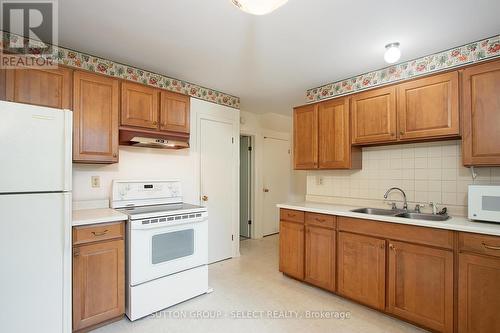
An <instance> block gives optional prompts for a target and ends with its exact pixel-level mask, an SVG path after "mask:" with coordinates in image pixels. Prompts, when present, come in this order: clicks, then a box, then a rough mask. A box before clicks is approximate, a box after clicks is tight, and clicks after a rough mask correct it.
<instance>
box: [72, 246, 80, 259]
mask: <svg viewBox="0 0 500 333" xmlns="http://www.w3.org/2000/svg"><path fill="white" fill-rule="evenodd" d="M79 255H80V249H78V248H75V249H73V257H78V256H79Z"/></svg>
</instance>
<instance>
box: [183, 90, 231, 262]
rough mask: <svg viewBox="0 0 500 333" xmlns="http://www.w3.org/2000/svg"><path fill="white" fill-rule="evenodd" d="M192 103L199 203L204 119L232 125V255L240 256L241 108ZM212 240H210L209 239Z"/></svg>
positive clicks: (192, 100) (192, 138) (198, 102)
mask: <svg viewBox="0 0 500 333" xmlns="http://www.w3.org/2000/svg"><path fill="white" fill-rule="evenodd" d="M190 103H191V110H190V112H191V131H190V132H191V138H190V142H191V143H192V144H191V149H192V150H193V151H194V152H196V155H197V156H196V177H195V178H196V189H197V197H198V204H200V205H201V204H202V202H201V186H202V181H203V180H202V178H201V177H202V174H201V157H200V147H201V135H199V131H200V128H201V121H202V120H211V121H218V122H225V123H228V124H231V125H232V129H233V130H232V136H233V139H234V142H233V151H232V156H233V158H232V160H231V164H232V174H231V178H232V180H233V188H232V190H231V192H232V198H233V200H232V204H231V216H232V220H233V223H232V228H231V230H232V234H233V242H232V243H233V245H232V249H233V251H232V252H233V253H232V256H233V258H234V257H239V256H240V242H239V233H240V202H239V201H240V196H239V191H240V179H239V173H240V162H239V161H240V156H239V150H240V149H239V147H240V110H239V109H233V108H230V107H228V106H223V105H219V104H215V103H210V102H206V101H202V100H198V99H196V98H192V97H191V100H190ZM208 216H209V218H210V212H208ZM209 241H210V240H209Z"/></svg>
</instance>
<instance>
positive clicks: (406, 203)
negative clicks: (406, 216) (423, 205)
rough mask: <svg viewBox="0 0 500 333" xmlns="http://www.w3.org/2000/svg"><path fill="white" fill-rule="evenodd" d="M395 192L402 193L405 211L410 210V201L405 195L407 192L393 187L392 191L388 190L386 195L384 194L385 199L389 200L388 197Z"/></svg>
mask: <svg viewBox="0 0 500 333" xmlns="http://www.w3.org/2000/svg"><path fill="white" fill-rule="evenodd" d="M393 190H397V191H400V192H401V194H402V195H403V199H404V203H403V209H404V210H408V201H407V200H406V193H405V191H403V190H402V189H400V188H399V187H391V188H390V189H388V190H387V192H385V194H384V199H387V197H388V196H389V193H390V192H391V191H393Z"/></svg>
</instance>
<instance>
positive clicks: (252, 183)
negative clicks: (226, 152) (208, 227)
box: [238, 131, 257, 239]
mask: <svg viewBox="0 0 500 333" xmlns="http://www.w3.org/2000/svg"><path fill="white" fill-rule="evenodd" d="M242 136H247V137H249V138H250V147H252V150H251V153H250V198H249V199H250V220H251V221H252V223H251V224H250V237H249V239H253V238H255V237H254V233H255V220H256V218H255V206H256V205H255V189H256V183H257V182H256V181H255V173H256V172H255V169H256V164H255V141H256V138H255V135H252V134H244V131H241V132H240V139H241V137H242ZM238 146H239V145H238ZM238 170H239V171H241V169H240V163H238ZM239 176H240V173H239V172H238V181H239ZM240 195H241V188H240V189H239V190H238V199H239V197H240ZM240 209H241V207H240ZM240 233H241V230H239V226H238V235H240Z"/></svg>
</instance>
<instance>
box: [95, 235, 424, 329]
mask: <svg viewBox="0 0 500 333" xmlns="http://www.w3.org/2000/svg"><path fill="white" fill-rule="evenodd" d="M240 251H241V257H239V258H235V259H230V260H226V261H222V262H219V263H215V264H212V265H210V266H209V280H210V286H211V287H213V288H214V292H213V293H210V294H206V295H202V296H199V297H197V298H194V299H191V300H189V301H186V302H184V303H181V304H178V305H176V306H173V307H171V308H169V309H167V310H165V311H162V312H159V313H157V314H156V315H155V316H150V317H146V318H143V319H140V320H137V321H135V322H130V321H129V320H128V319H127V318H124V319H122V320H121V321H118V322H116V323H113V324H110V325H108V326H105V327H102V328H100V329H98V330H96V331H94V332H100V333H167V332H168V333H175V332H189V333H195V332H204V333H206V332H217V333H223V332H236V333H243V332H273V333H274V332H287V333H291V332H300V333H304V332H342V333H344V332H346V333H348V332H353V333H354V332H356V333H361V332H364V333H387V332H425V331H423V330H421V329H419V328H417V327H415V326H412V325H410V324H407V323H404V322H402V321H399V320H397V319H393V318H391V317H389V316H386V315H384V314H381V313H378V312H376V311H373V310H371V309H369V308H366V307H363V306H361V305H358V304H356V303H353V302H350V301H348V300H345V299H342V298H340V297H338V296H335V295H333V294H331V293H329V292H326V291H323V290H321V289H319V288H315V287H312V286H309V285H307V284H305V283H301V282H298V281H295V280H293V279H290V278H288V277H285V276H283V275H282V274H281V273H280V272H278V236H277V235H275V236H270V237H266V238H264V239H260V240H245V241H242V242H241V249H240ZM313 316H314V317H316V318H314V319H313V318H311V317H313Z"/></svg>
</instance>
